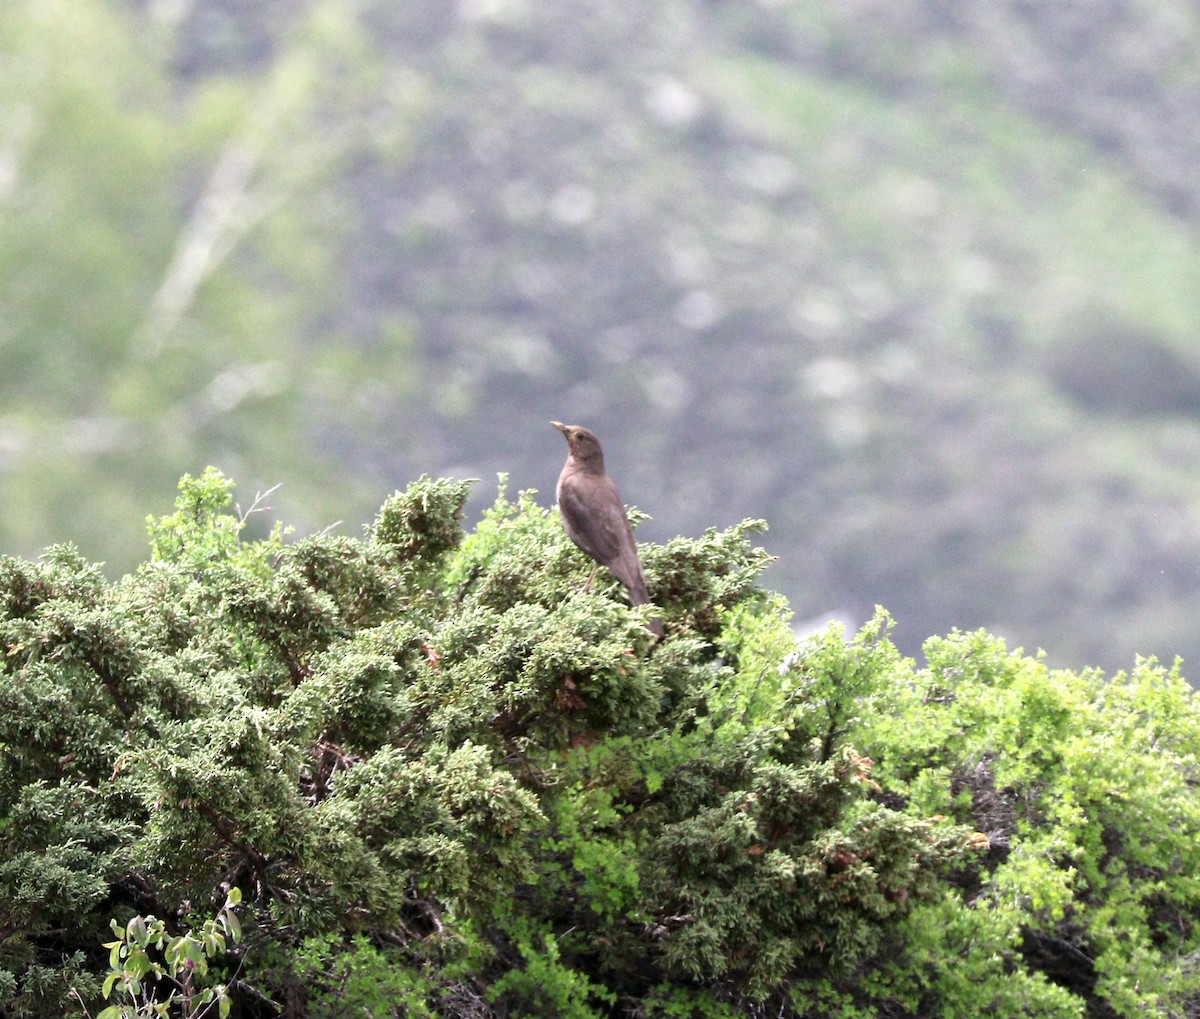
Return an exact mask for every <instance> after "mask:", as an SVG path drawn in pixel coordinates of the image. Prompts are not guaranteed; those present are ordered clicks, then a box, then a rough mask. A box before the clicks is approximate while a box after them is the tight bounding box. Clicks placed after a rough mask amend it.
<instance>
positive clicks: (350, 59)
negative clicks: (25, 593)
mask: <svg viewBox="0 0 1200 1019" xmlns="http://www.w3.org/2000/svg"><path fill="white" fill-rule="evenodd" d="M1196 53H1200V24H1198V21H1197V15H1196V13H1195V12H1194V10H1193V8H1192V7H1191V5H1189V4H1186V3H1184V2H1183V0H1160V2H1157V3H1154V4H1147V3H1137V2H1134V0H1089V2H1064V3H1057V4H1052V5H1030V4H1026V3H1019V2H1016V0H962V2H957V3H953V4H948V3H929V2H927V0H924V2H919V3H918V2H916V0H888V2H883V0H861V2H848V3H840V4H835V5H828V4H819V3H802V2H787V0H760V2H759V3H753V4H752V3H745V2H740V0H739V2H732V0H730V2H720V0H715V2H707V3H700V2H686V0H662V2H660V3H657V4H655V5H653V6H652V7H647V8H645V9H642V8H637V7H630V6H629V5H624V4H618V3H603V2H601V3H589V4H583V3H575V2H569V0H568V2H563V3H557V4H552V5H549V4H548V5H539V4H534V3H529V2H526V0H460V2H459V3H457V4H454V3H446V2H444V0H414V2H411V3H405V4H393V3H388V2H383V0H325V2H322V0H308V2H296V0H289V2H287V3H284V2H281V0H275V2H268V3H260V4H254V5H247V4H242V3H235V2H232V0H208V2H205V3H188V2H180V3H159V2H152V0H142V2H137V3H134V2H132V0H128V2H122V0H107V2H104V0H70V2H67V0H38V2H33V0H9V2H8V3H6V4H5V5H4V6H3V8H2V9H0V56H2V57H3V59H2V60H0V310H2V313H0V351H2V352H3V355H4V363H5V366H6V371H5V372H4V373H3V374H2V375H0V547H2V548H4V549H5V550H11V551H14V552H20V553H22V554H30V553H32V552H35V551H36V550H37V548H39V547H40V546H42V545H44V544H47V543H49V542H52V541H57V540H62V539H74V540H76V541H77V542H78V543H79V544H80V545H81V546H82V547H83V549H84V551H85V553H86V554H87V555H89V556H91V557H96V558H102V559H106V560H107V561H108V562H109V565H110V568H111V569H112V570H114V571H118V572H119V571H120V570H122V569H125V568H128V566H129V565H130V564H131V563H133V562H135V561H137V559H139V558H141V557H142V549H143V547H144V538H143V534H142V525H141V523H140V521H141V519H142V517H143V515H144V514H145V513H147V512H149V511H152V510H161V509H162V508H163V507H164V506H166V505H168V504H169V502H170V499H171V497H172V496H171V493H172V491H173V489H174V482H175V479H176V478H177V477H178V475H179V474H180V473H182V472H183V471H185V470H193V471H195V470H197V469H198V468H200V467H202V466H203V465H204V464H206V463H209V462H214V463H217V464H219V465H220V466H221V467H222V468H223V469H224V470H226V471H227V472H228V473H230V474H232V475H233V476H235V477H237V478H238V480H239V482H240V485H241V488H240V493H241V495H242V497H243V505H245V503H248V502H249V501H250V500H251V498H252V496H253V492H254V489H255V487H256V486H258V487H262V488H266V487H269V486H270V485H273V484H275V483H277V482H283V487H282V488H281V489H280V490H279V492H277V493H276V494H275V495H274V496H273V497H272V503H273V505H274V506H275V507H276V511H277V512H278V514H279V515H280V516H283V517H285V518H287V519H293V520H296V519H299V520H303V521H306V522H307V526H309V527H311V528H313V529H319V528H321V527H324V526H326V525H328V524H330V523H332V522H334V521H337V520H342V521H344V523H343V526H344V527H346V528H347V529H350V530H356V529H357V527H358V525H359V524H360V523H361V522H362V521H364V520H366V519H367V518H368V517H369V515H370V513H371V511H372V508H373V507H374V506H376V505H378V502H379V499H380V496H381V494H382V493H385V492H387V491H390V490H391V489H392V488H395V487H397V486H399V485H401V484H403V483H405V482H407V481H408V480H410V479H411V478H413V477H414V476H416V475H418V474H420V473H422V472H429V473H453V474H457V475H460V476H469V475H472V476H477V477H481V478H483V479H485V482H484V484H482V485H481V486H480V496H481V498H480V499H479V500H478V502H483V501H484V499H486V498H489V497H490V494H491V488H492V485H493V480H492V479H494V476H495V474H496V472H498V471H506V472H509V473H510V475H511V478H512V484H513V485H514V486H515V487H536V488H538V489H540V491H541V492H542V498H543V499H544V500H545V501H547V502H548V501H550V500H551V499H552V497H553V496H552V492H553V484H554V479H555V477H556V475H557V471H558V468H559V465H560V463H561V461H562V458H563V455H564V449H563V447H562V442H561V437H560V436H558V435H557V434H556V433H555V432H554V431H553V429H551V428H549V426H548V424H547V420H548V419H549V418H551V417H554V418H560V419H570V420H573V421H578V422H580V423H585V424H588V425H590V426H592V427H594V428H595V429H596V430H597V431H598V432H599V433H600V434H601V436H602V437H603V439H604V440H605V446H606V449H607V450H608V451H609V459H610V467H611V470H612V471H613V473H614V474H615V475H616V477H617V479H618V481H619V482H620V484H621V487H622V491H623V494H624V496H625V498H626V499H627V500H629V501H630V502H633V503H636V504H637V505H638V506H639V507H640V508H642V509H644V510H646V511H648V512H650V513H651V514H652V515H653V520H651V521H648V522H646V523H645V524H643V526H642V529H641V536H642V537H644V538H646V539H665V538H667V537H669V536H670V535H672V534H675V533H680V532H681V533H689V534H695V533H697V532H698V531H700V530H702V529H703V528H705V527H708V526H723V525H726V524H728V523H731V522H733V521H736V520H738V519H741V518H742V517H744V516H762V517H766V518H767V519H768V520H769V521H770V522H771V527H772V530H771V533H770V535H769V536H768V539H769V540H768V545H769V547H770V548H771V550H772V551H773V552H774V553H775V554H776V555H778V557H779V561H778V563H777V564H776V565H775V566H774V567H773V568H772V570H771V572H770V573H769V574H768V577H767V579H768V582H769V583H772V584H773V585H774V586H776V587H778V588H779V589H780V590H782V591H784V592H785V593H786V594H787V595H788V596H789V597H790V598H791V600H792V602H793V604H794V606H795V607H796V610H797V612H798V614H800V615H802V616H803V615H808V614H816V613H820V612H822V611H825V610H828V609H839V610H841V611H844V612H847V613H849V614H851V615H859V616H863V617H865V615H866V614H867V613H868V611H869V609H870V606H872V605H873V604H875V603H882V604H885V605H886V606H888V608H889V609H890V610H891V612H892V613H893V615H895V616H896V618H897V619H899V620H900V624H901V625H900V630H899V636H900V639H901V643H902V644H903V643H907V647H908V649H909V650H913V649H915V647H916V644H917V642H919V640H920V639H921V638H923V637H924V636H925V635H927V634H930V633H935V632H943V631H945V630H947V629H949V628H950V627H952V626H955V625H958V626H962V627H974V626H978V625H986V626H989V627H993V628H995V629H996V630H998V631H999V632H1001V633H1004V634H1005V635H1006V636H1008V637H1009V639H1010V640H1011V641H1012V642H1013V643H1025V644H1026V646H1028V647H1030V648H1033V647H1036V646H1043V647H1045V648H1047V649H1048V650H1049V651H1050V652H1051V657H1052V659H1054V660H1058V661H1062V662H1065V663H1071V664H1076V665H1078V664H1082V663H1095V664H1100V665H1104V666H1108V667H1124V666H1127V665H1129V664H1131V663H1132V660H1133V656H1134V654H1135V653H1144V654H1157V655H1159V656H1161V657H1165V658H1167V659H1170V658H1171V657H1173V656H1174V655H1175V654H1176V653H1179V654H1183V655H1184V656H1185V657H1187V658H1189V659H1190V660H1194V661H1200V638H1197V636H1196V635H1195V632H1194V626H1193V625H1192V619H1193V618H1194V617H1195V616H1196V614H1197V612H1198V611H1200V422H1198V420H1197V419H1198V418H1200V347H1197V345H1196V343H1195V334H1196V332H1197V327H1198V326H1200V233H1198V227H1200V180H1198V179H1197V178H1198V175H1200V159H1198V158H1197V153H1196V151H1195V149H1196V147H1197V146H1198V145H1200V140H1198V139H1200V124H1198V123H1197V121H1198V120H1200V102H1198V101H1197V100H1198V99H1200V64H1198V62H1197V61H1196V59H1195V54H1196Z"/></svg>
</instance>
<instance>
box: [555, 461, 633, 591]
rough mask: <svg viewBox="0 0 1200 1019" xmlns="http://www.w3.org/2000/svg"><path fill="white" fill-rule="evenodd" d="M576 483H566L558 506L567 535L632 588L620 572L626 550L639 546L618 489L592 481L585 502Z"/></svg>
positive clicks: (560, 492) (602, 480)
mask: <svg viewBox="0 0 1200 1019" xmlns="http://www.w3.org/2000/svg"><path fill="white" fill-rule="evenodd" d="M574 480H575V479H571V480H569V481H567V482H565V483H564V484H563V485H562V487H561V489H560V491H559V493H558V506H559V509H560V510H561V512H562V515H563V517H564V518H565V519H566V521H567V524H568V528H567V533H568V534H570V535H571V538H572V539H573V540H574V542H575V544H576V545H578V546H579V547H580V548H581V549H583V550H584V551H585V552H586V553H587V554H588V555H590V556H591V557H592V558H593V559H595V560H596V561H597V562H598V563H600V564H601V565H603V566H607V567H609V568H610V569H613V568H614V567H616V568H615V569H613V572H615V573H617V576H618V577H619V578H620V579H621V581H622V582H624V583H626V584H628V580H627V578H625V577H623V576H621V574H620V572H618V571H619V570H620V562H621V560H622V559H623V558H624V554H625V552H626V549H627V548H629V547H635V548H636V546H634V542H633V530H632V529H631V528H630V526H629V520H628V519H627V518H626V516H625V507H624V506H623V505H622V504H621V497H620V496H619V495H618V494H617V489H616V486H615V485H613V484H612V482H611V481H609V480H608V478H604V479H598V478H594V477H593V478H588V479H587V480H588V482H589V483H590V484H591V486H592V487H591V488H589V489H588V491H587V493H586V498H585V497H584V493H583V492H581V491H580V489H579V487H578V486H576V485H575V484H573V483H572V482H573V481H574ZM597 482H608V484H607V485H604V484H602V483H601V484H597Z"/></svg>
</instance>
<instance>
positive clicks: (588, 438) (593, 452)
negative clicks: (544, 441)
mask: <svg viewBox="0 0 1200 1019" xmlns="http://www.w3.org/2000/svg"><path fill="white" fill-rule="evenodd" d="M550 423H551V424H552V425H554V427H555V428H557V429H558V430H559V431H560V432H562V433H563V435H565V436H566V438H567V448H568V449H569V450H570V451H571V456H572V457H574V458H575V459H576V460H578V461H579V462H580V463H585V464H591V465H595V464H599V465H601V468H602V469H603V464H604V452H603V450H601V448H600V440H599V439H597V438H596V435H595V433H594V432H591V431H589V430H588V429H586V428H583V427H581V426H580V425H564V424H563V423H562V422H561V421H551V422H550Z"/></svg>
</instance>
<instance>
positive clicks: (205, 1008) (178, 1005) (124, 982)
mask: <svg viewBox="0 0 1200 1019" xmlns="http://www.w3.org/2000/svg"><path fill="white" fill-rule="evenodd" d="M241 901H242V894H241V892H240V891H238V889H236V888H231V889H230V890H229V893H228V894H227V895H226V897H225V903H224V905H222V906H221V908H220V909H219V910H217V913H216V915H215V916H214V917H212V918H211V919H209V920H206V921H205V922H204V924H203V925H201V927H200V928H198V930H196V931H193V932H189V933H187V934H178V935H175V936H172V935H171V933H170V931H169V930H168V927H167V923H166V922H165V921H164V920H160V919H159V918H158V917H154V916H147V917H142V916H135V917H133V918H132V919H131V920H129V921H128V922H127V923H126V924H125V925H124V926H122V925H121V924H119V923H117V922H116V921H115V920H114V921H113V922H112V930H113V933H114V934H115V935H116V940H115V941H109V942H106V943H105V945H104V947H105V948H107V949H108V950H109V953H108V967H109V973H108V976H107V977H105V979H104V987H103V990H102V994H103V995H104V997H105V998H107V999H109V1000H112V999H113V998H114V997H115V998H116V999H117V1000H116V1003H115V1004H112V1005H109V1006H108V1007H107V1008H105V1009H103V1010H102V1011H101V1012H100V1013H99V1014H98V1015H97V1016H96V1019H154V1017H155V1016H157V1017H159V1019H166V1017H167V1016H171V1015H174V1014H179V1015H181V1016H184V1017H185V1019H202V1017H204V1016H208V1015H212V1014H213V1012H214V1011H215V1013H216V1014H217V1015H219V1016H220V1017H221V1019H225V1017H226V1016H228V1015H229V1011H230V1008H231V1006H232V1001H231V999H230V997H229V994H228V991H227V989H226V987H225V986H224V985H222V984H213V985H211V986H206V984H207V979H206V978H207V977H208V973H209V964H210V963H211V962H213V961H217V960H220V959H221V958H222V956H224V955H225V953H226V951H227V950H228V949H230V948H232V946H233V945H235V944H236V943H237V942H238V941H240V940H241V937H242V928H241V924H240V923H239V922H238V919H237V917H236V916H235V915H234V909H235V908H236V907H237V905H238V904H239V903H240V902H241ZM152 952H153V954H152ZM163 987H166V988H167V989H166V991H165V992H164V991H162V988H163Z"/></svg>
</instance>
